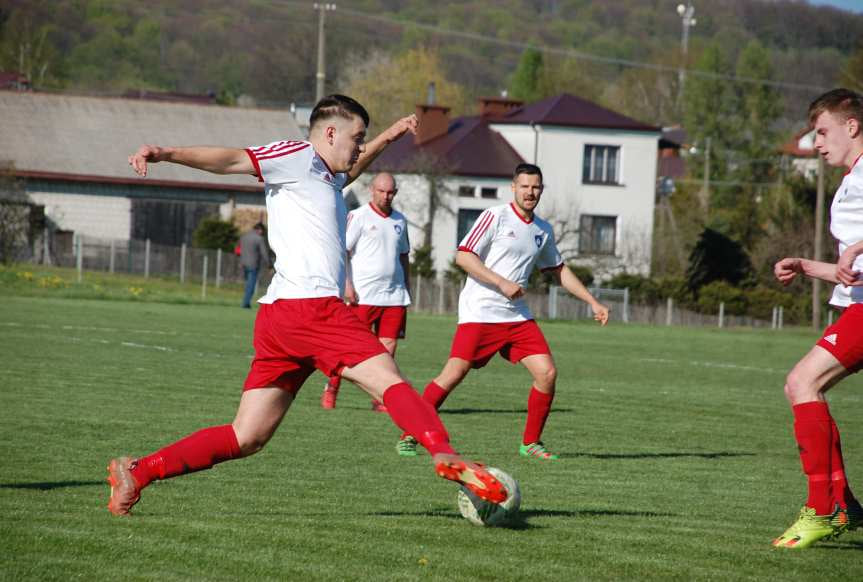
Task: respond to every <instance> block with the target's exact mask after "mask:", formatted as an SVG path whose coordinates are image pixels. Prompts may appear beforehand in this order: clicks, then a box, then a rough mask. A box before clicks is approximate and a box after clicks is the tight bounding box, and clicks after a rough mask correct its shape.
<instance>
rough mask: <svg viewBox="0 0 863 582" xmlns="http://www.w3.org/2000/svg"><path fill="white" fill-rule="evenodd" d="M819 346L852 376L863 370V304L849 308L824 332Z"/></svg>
mask: <svg viewBox="0 0 863 582" xmlns="http://www.w3.org/2000/svg"><path fill="white" fill-rule="evenodd" d="M817 345H819V346H821V347H822V348H824V349H825V350H827V351H828V352H830V353H831V354H833V357H835V358H836V359H837V360H839V363H840V364H842V365H843V366H844V367H845V369H846V370H848V371H849V372H851V373H852V374H853V373H855V372H859V371H860V370H861V369H863V303H854V304H853V305H851V306H849V307H847V308H846V309H845V311H843V312H842V315H841V316H839V319H838V320H837V321H836V323H834V324H833V325H831V326H829V327H828V328H827V329H825V330H824V334H823V335H822V336H821V339H820V340H818V344H817Z"/></svg>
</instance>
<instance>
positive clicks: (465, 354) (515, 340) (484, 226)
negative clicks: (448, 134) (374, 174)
mask: <svg viewBox="0 0 863 582" xmlns="http://www.w3.org/2000/svg"><path fill="white" fill-rule="evenodd" d="M542 191H543V184H542V171H541V170H540V169H539V167H537V166H535V165H533V164H519V165H518V167H516V169H515V172H514V176H513V179H512V193H513V201H512V202H511V203H510V204H503V205H500V206H493V207H491V208H488V209H486V210H485V211H484V212H483V213H482V214H480V215H479V218H477V220H476V222H475V223H474V225H473V227H472V228H471V229H470V231H469V232H468V233H467V235H466V236H465V237H464V239H463V240H462V241H461V244H460V245H459V247H458V253H457V255H456V264H458V266H460V267H461V268H462V269H464V270H465V271H466V272H467V274H468V279H467V283H466V284H465V286H464V289H463V290H462V292H461V295H460V296H459V302H458V327H457V328H456V332H455V336H454V337H453V340H452V348H451V350H450V357H449V360H448V361H447V363H446V365H445V366H444V368H443V371H441V373H440V375H438V377H437V378H435V379H434V380H433V381H432V382H431V383H429V385H428V386H426V388H425V391H424V392H423V399H424V400H425V401H426V402H428V403H429V404H431V405H432V406H434V407H435V409H438V408H440V406H441V405H442V404H443V402H444V400H445V399H446V398H447V396H449V395H450V393H451V392H452V391H453V390H454V389H455V387H456V386H458V385H459V383H460V382H461V381H462V380H463V379H464V378H465V376H466V375H467V373H468V372H469V371H470V369H471V368H482V367H483V366H485V365H486V364H487V363H488V362H489V360H491V358H492V357H493V356H494V355H495V354H496V353H500V355H501V356H503V357H504V358H505V359H507V360H509V361H510V362H512V363H513V364H515V363H520V364H522V365H523V366H524V367H525V368H527V370H528V372H530V375H531V376H532V377H533V385H532V386H531V388H530V394H529V395H528V399H527V422H526V424H525V428H524V433H523V434H522V443H521V446H520V447H519V453H520V454H521V455H523V456H526V457H530V458H533V459H545V460H552V459H557V458H558V456H557V455H555V454H553V453H551V452H549V451H548V450H547V449H546V447H545V445H544V444H543V442H542V431H543V428H544V427H545V422H546V420H547V419H548V415H549V412H550V411H551V403H552V400H553V399H554V390H555V381H556V379H557V370H556V368H555V366H554V360H553V359H552V356H551V350H550V349H549V347H548V343H546V341H545V337H544V336H543V334H542V331H541V330H540V329H539V326H538V325H537V324H536V321H534V319H533V315H531V313H530V309H528V307H527V303H526V302H525V300H524V293H525V287H526V286H527V281H528V278H529V277H530V274H531V273H532V272H533V269H534V268H535V267H536V268H539V269H541V270H543V271H548V272H551V273H553V274H554V276H555V278H556V279H557V281H558V283H559V284H560V285H561V286H562V287H563V288H564V289H566V290H567V291H569V292H570V293H571V294H572V295H574V296H575V297H577V298H578V299H581V300H582V301H585V302H586V303H587V304H588V305H590V308H591V310H592V311H593V316H594V319H596V320H597V321H598V322H600V323H601V324H602V325H605V324H606V323H608V308H607V307H606V306H605V305H602V304H601V303H599V302H598V301H597V300H596V299H595V298H594V297H593V295H591V294H590V292H589V291H588V290H587V289H586V288H585V286H584V285H583V284H582V283H581V281H579V279H578V277H577V276H576V275H575V273H573V272H572V271H571V270H570V268H569V267H567V266H566V265H565V264H564V263H563V259H562V258H561V256H560V253H559V252H558V250H557V245H556V244H555V242H554V232H553V230H552V228H551V225H550V224H549V223H548V222H546V221H544V220H542V219H541V218H540V217H539V216H537V215H536V214H535V213H534V211H535V209H536V207H537V205H538V204H539V201H540V199H541V197H542ZM416 445H417V439H416V435H412V434H410V431H405V434H403V435H402V438H401V440H399V443H398V445H397V450H398V453H399V454H400V455H403V456H414V455H416Z"/></svg>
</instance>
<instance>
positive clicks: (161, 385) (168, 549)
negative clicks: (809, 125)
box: [0, 296, 863, 580]
mask: <svg viewBox="0 0 863 582" xmlns="http://www.w3.org/2000/svg"><path fill="white" fill-rule="evenodd" d="M252 319H253V313H250V312H248V311H245V310H241V309H239V308H234V307H227V306H205V305H168V304H156V303H138V302H121V301H96V300H76V299H64V298H63V299H58V298H44V297H41V298H40V297H10V296H6V297H4V298H3V302H2V304H0V354H2V356H0V358H2V367H0V385H2V388H0V519H2V532H0V545H2V549H3V551H2V553H0V577H2V578H3V579H9V580H60V579H62V580H67V579H74V578H77V579H142V580H143V579H160V580H185V579H214V580H241V579H242V580H251V579H255V580H261V579H272V580H426V579H440V580H573V579H590V580H598V579H602V580H618V579H636V580H642V579H669V578H673V579H687V580H688V579H733V580H745V579H761V580H768V579H770V580H775V579H783V578H784V579H815V578H816V577H821V576H825V575H826V576H831V577H832V576H841V577H842V578H843V579H846V580H855V579H863V553H861V551H863V532H855V533H852V534H846V535H845V536H843V537H842V538H840V539H839V540H837V541H835V542H827V543H822V544H820V545H819V546H818V547H817V548H815V549H812V550H808V551H803V552H797V553H793V552H787V551H785V552H783V551H776V550H773V549H771V547H770V545H769V542H770V540H771V539H772V538H773V537H774V536H776V535H778V534H779V533H781V532H782V530H783V529H784V528H785V527H786V526H788V525H789V524H790V523H791V522H792V520H793V519H794V517H795V514H796V512H797V510H798V509H799V506H800V505H801V504H802V502H803V500H804V496H805V495H804V493H805V484H804V478H803V476H802V475H801V473H800V467H799V461H798V458H797V452H796V447H795V444H794V440H793V437H792V431H791V414H790V411H789V409H788V406H787V404H786V403H785V401H784V397H783V395H782V384H783V379H784V374H785V372H786V370H787V369H788V368H789V367H790V366H791V365H792V364H793V363H794V362H795V361H796V360H797V358H799V357H800V356H801V355H802V354H803V353H804V352H805V351H806V350H807V349H809V347H810V346H811V345H812V344H813V342H814V341H815V335H814V334H813V333H812V332H809V331H803V330H798V331H794V330H785V331H781V332H770V331H757V332H756V331H747V330H734V331H729V330H704V329H680V328H654V327H641V326H625V325H623V324H620V323H617V322H615V323H613V324H611V325H610V326H609V327H608V328H605V329H601V328H598V327H596V326H594V325H591V324H572V323H559V322H553V323H549V322H547V323H543V324H542V327H543V329H544V331H545V333H546V336H547V338H548V340H549V343H550V344H551V346H552V349H553V350H554V353H555V358H556V361H557V364H558V367H559V385H558V396H557V398H556V399H555V405H554V410H553V412H552V415H551V417H550V419H549V423H548V426H547V428H546V433H545V441H546V443H547V444H548V446H549V447H550V448H551V449H552V450H554V451H556V452H559V453H561V455H562V457H563V458H562V459H561V460H560V461H558V462H554V463H540V462H537V461H535V460H528V459H523V458H521V457H519V456H518V454H517V450H518V444H519V438H520V435H521V429H522V426H523V423H524V417H525V403H526V398H527V390H528V387H529V384H530V382H529V376H528V374H527V372H526V371H525V370H524V369H522V368H520V367H513V366H510V365H509V364H507V363H505V362H504V361H502V360H500V359H496V360H494V361H493V362H492V364H490V365H489V366H488V367H487V368H485V369H483V370H480V371H475V372H472V373H471V375H469V376H468V378H467V380H466V381H465V383H464V384H463V385H462V386H461V387H459V389H458V390H457V392H455V393H454V394H453V395H452V396H451V397H450V399H449V400H448V401H447V403H446V404H445V406H444V409H443V411H442V418H443V420H444V422H445V423H446V425H447V427H448V428H449V430H450V433H451V434H452V436H453V440H454V443H455V445H456V447H457V448H458V449H460V450H461V451H462V452H464V453H465V454H467V455H470V456H471V457H475V458H477V459H480V460H484V461H485V462H487V463H489V464H491V465H494V466H498V467H501V468H502V469H504V470H505V471H507V472H509V473H511V474H512V475H514V476H515V477H516V479H518V480H519V482H520V483H521V488H522V492H523V503H522V509H523V514H524V522H523V524H522V525H521V526H519V527H517V528H513V529H484V528H478V527H475V526H472V525H470V524H469V523H468V522H467V521H465V520H463V519H462V518H461V517H460V516H459V514H458V511H457V508H456V488H455V486H453V485H452V484H451V483H449V482H446V481H443V480H441V479H439V478H437V477H435V476H434V473H433V471H432V468H431V464H430V462H429V457H428V455H422V456H420V457H418V458H414V459H411V458H401V457H398V456H397V455H396V453H395V442H396V438H397V435H398V431H397V429H396V428H395V427H394V426H393V425H392V424H391V423H390V421H389V419H388V417H387V416H386V415H380V414H374V413H372V412H370V410H369V400H368V398H367V397H366V396H365V395H363V394H361V393H360V391H359V390H357V389H355V388H353V387H352V386H350V385H349V384H345V386H344V389H343V391H342V393H341V395H340V399H339V403H338V408H337V409H336V410H333V411H324V410H321V409H320V408H319V406H318V397H319V395H320V389H321V387H322V385H323V383H324V379H323V377H322V376H320V375H319V374H318V375H315V376H313V377H312V378H311V379H310V380H309V382H308V383H307V384H306V386H305V388H304V390H303V391H302V392H301V393H300V395H299V397H298V399H297V401H296V402H295V403H294V406H293V408H292V410H291V411H290V412H289V413H288V415H287V417H286V419H285V421H284V423H283V425H282V427H281V429H280V430H279V432H278V433H277V434H276V436H275V437H274V438H273V440H272V441H271V443H270V444H269V445H268V446H267V447H266V448H265V449H264V450H263V451H262V452H261V453H259V454H258V455H256V456H254V457H251V458H248V459H244V460H240V461H235V462H230V463H225V464H222V465H219V466H217V467H216V468H215V469H213V470H211V471H205V472H202V473H197V474H194V475H188V476H184V477H180V478H177V479H172V480H169V481H165V482H159V483H155V484H154V485H153V486H151V487H150V488H148V489H147V490H145V491H144V494H143V496H142V501H141V502H140V503H139V504H138V505H137V506H136V508H135V515H134V517H132V518H131V519H122V518H115V517H113V516H111V515H110V514H109V513H108V512H107V510H106V509H105V503H106V501H107V492H108V489H107V486H106V485H105V484H104V482H103V479H104V476H105V465H106V463H107V461H108V459H109V458H111V457H113V456H117V455H119V454H132V455H141V454H145V453H148V452H151V451H152V450H154V449H156V448H158V447H160V446H162V445H165V444H167V443H169V442H172V441H174V440H176V439H177V438H180V437H182V436H184V435H185V434H188V433H190V432H192V431H194V430H197V429H199V428H202V427H204V426H208V425H212V424H216V423H226V422H230V420H231V419H232V417H233V413H234V411H235V408H236V404H237V402H238V398H239V395H240V386H241V384H242V381H243V379H244V377H245V374H246V371H247V369H248V365H249V360H250V357H251V354H252V350H251V333H252ZM454 325H455V322H454V320H453V319H452V318H443V317H432V316H411V317H410V318H409V323H408V335H409V338H408V340H407V341H405V342H403V343H402V344H401V345H400V348H399V354H398V355H399V358H398V359H399V361H400V364H401V366H402V369H403V370H404V371H405V373H406V374H407V375H408V377H409V378H411V379H412V380H413V381H414V382H415V384H416V385H417V386H420V387H421V386H422V385H424V384H425V382H427V381H428V380H429V379H430V378H431V377H433V376H434V375H435V374H436V373H437V372H438V371H439V368H440V366H441V365H442V364H443V362H444V360H445V359H446V356H447V353H448V348H449V341H450V338H451V335H452V332H453V329H454ZM831 404H832V411H833V413H834V416H835V417H836V419H837V422H838V423H839V426H840V429H841V430H842V436H843V442H844V444H845V455H846V462H847V464H848V467H849V468H848V473H849V478H850V480H851V483H852V485H856V486H857V490H858V491H857V492H858V493H860V494H863V444H861V443H863V425H861V423H860V421H859V418H860V412H861V410H863V378H861V377H859V376H858V377H853V378H851V379H849V380H846V381H845V382H844V383H843V384H842V385H840V386H839V388H837V389H836V390H835V391H834V394H833V395H832V396H831Z"/></svg>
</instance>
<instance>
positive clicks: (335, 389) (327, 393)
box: [321, 374, 342, 410]
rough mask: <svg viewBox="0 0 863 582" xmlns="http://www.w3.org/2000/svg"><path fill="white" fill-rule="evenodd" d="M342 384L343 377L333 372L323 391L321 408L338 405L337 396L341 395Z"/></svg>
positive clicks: (327, 408)
mask: <svg viewBox="0 0 863 582" xmlns="http://www.w3.org/2000/svg"><path fill="white" fill-rule="evenodd" d="M341 386H342V377H341V376H340V375H338V374H333V375H332V376H330V378H329V380H327V383H326V385H325V386H324V391H323V392H321V408H324V409H326V410H332V409H333V408H335V407H336V398H338V396H339V388H341Z"/></svg>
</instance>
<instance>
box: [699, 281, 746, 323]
mask: <svg viewBox="0 0 863 582" xmlns="http://www.w3.org/2000/svg"><path fill="white" fill-rule="evenodd" d="M720 303H725V313H726V314H728V315H743V314H745V313H746V307H747V301H746V293H745V292H744V291H743V290H742V289H740V288H738V287H734V286H733V285H731V284H730V283H727V282H726V281H714V282H712V283H708V284H707V285H704V286H703V287H702V288H701V290H700V292H699V293H698V300H697V301H696V306H697V307H698V310H699V311H701V312H702V313H717V312H718V311H719V304H720Z"/></svg>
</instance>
